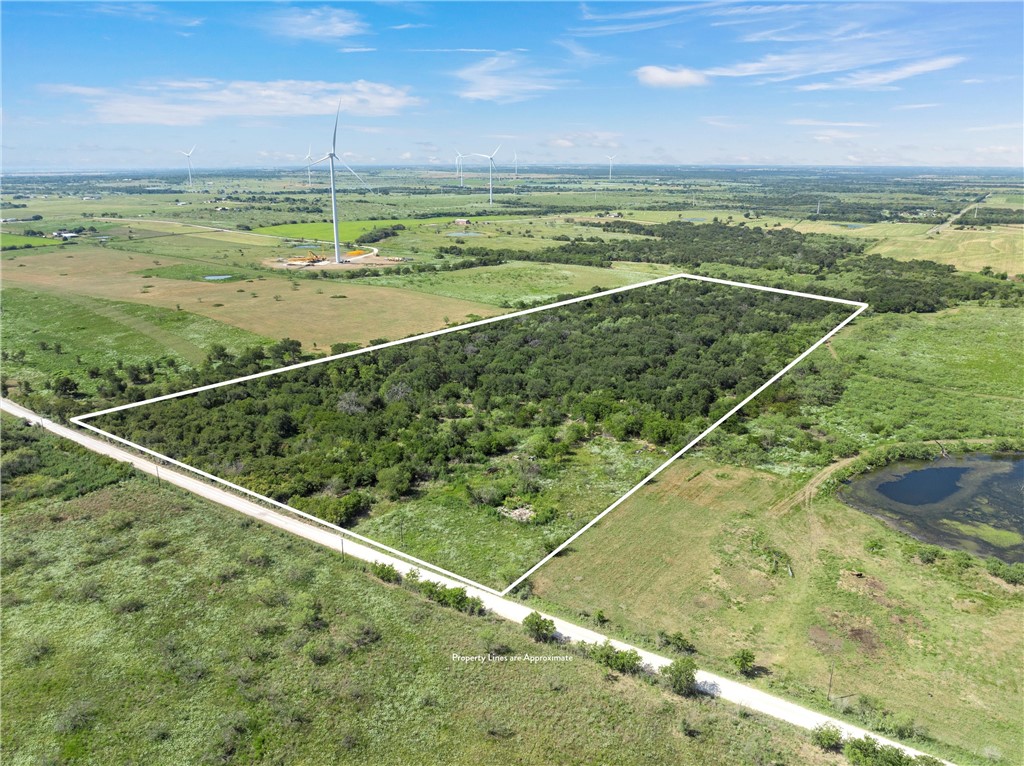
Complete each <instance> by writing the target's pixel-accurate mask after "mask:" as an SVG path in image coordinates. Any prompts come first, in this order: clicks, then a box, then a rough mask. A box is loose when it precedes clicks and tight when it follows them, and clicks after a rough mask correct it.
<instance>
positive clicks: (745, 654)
mask: <svg viewBox="0 0 1024 766" xmlns="http://www.w3.org/2000/svg"><path fill="white" fill-rule="evenodd" d="M729 662H731V663H732V664H733V665H735V666H736V670H738V671H739V672H740V673H742V674H743V675H745V676H749V675H751V674H752V673H753V672H754V653H753V652H752V651H750V650H749V649H740V650H739V651H738V652H736V654H734V655H733V656H732V657H730V658H729Z"/></svg>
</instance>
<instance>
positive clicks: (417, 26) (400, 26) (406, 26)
mask: <svg viewBox="0 0 1024 766" xmlns="http://www.w3.org/2000/svg"><path fill="white" fill-rule="evenodd" d="M429 26H430V24H396V25H395V26H393V27H389V29H426V28H427V27H429Z"/></svg>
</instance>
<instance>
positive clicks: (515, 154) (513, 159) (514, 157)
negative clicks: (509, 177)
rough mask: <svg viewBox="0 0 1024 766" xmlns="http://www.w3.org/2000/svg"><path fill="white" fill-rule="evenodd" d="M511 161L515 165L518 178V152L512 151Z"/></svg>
mask: <svg viewBox="0 0 1024 766" xmlns="http://www.w3.org/2000/svg"><path fill="white" fill-rule="evenodd" d="M512 163H513V164H514V165H515V168H516V170H515V174H516V178H517V179H518V178H519V154H518V152H512Z"/></svg>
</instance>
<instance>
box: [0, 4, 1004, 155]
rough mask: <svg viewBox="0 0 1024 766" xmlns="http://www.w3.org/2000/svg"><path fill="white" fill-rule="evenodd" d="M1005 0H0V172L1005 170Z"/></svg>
mask: <svg viewBox="0 0 1024 766" xmlns="http://www.w3.org/2000/svg"><path fill="white" fill-rule="evenodd" d="M1022 9H1024V5H1022V4H1021V3H1018V2H999V3H952V2H944V3H929V2H911V3H895V2H884V3H883V2H861V3H842V2H829V3H782V2H778V3H775V2H756V3H727V2H675V3H657V2H644V3H639V2H631V3H611V2H598V3H570V2H558V3H555V2H529V3H494V2H468V3H455V2H445V3H404V2H386V3H369V2H365V3H341V4H338V3H287V2H280V3H279V2H274V3H271V2H261V3H244V2H225V3H218V2H203V3H183V2H166V3H160V2H158V3H125V2H108V3H86V2H75V3H51V2H11V1H9V0H5V1H4V2H3V4H2V6H0V14H2V64H3V168H4V170H6V171H21V170H63V169H67V170H101V169H115V168H176V167H179V166H181V165H182V163H183V161H184V158H183V157H182V156H181V155H180V154H179V153H178V152H179V151H180V150H187V149H189V148H191V147H192V146H193V145H196V147H197V148H196V150H195V154H194V155H193V161H194V163H195V165H196V167H200V168H202V167H207V168H217V167H224V168H229V167H265V166H271V167H276V166H281V167H284V166H294V165H303V164H304V161H303V157H304V156H305V155H306V152H307V150H308V149H309V148H310V147H312V152H313V154H314V155H315V156H320V155H322V154H323V153H324V152H325V151H326V150H327V148H328V147H329V145H330V133H331V128H332V125H333V121H334V114H335V109H336V108H337V105H338V100H339V98H340V99H341V103H342V113H341V128H340V130H339V136H338V150H339V154H341V153H344V156H345V159H346V160H347V161H348V162H349V163H350V164H387V165H392V164H424V165H426V164H435V165H441V166H450V165H451V164H452V162H453V158H454V155H455V152H456V151H461V152H462V153H464V154H465V153H471V152H483V153H490V152H491V151H493V150H494V148H495V146H497V145H499V144H500V145H501V150H500V152H499V153H498V155H497V157H496V161H497V162H499V163H503V164H508V163H510V162H511V161H512V157H513V152H515V153H516V154H518V157H519V161H520V164H521V165H527V166H528V165H530V164H531V163H545V164H547V163H604V162H606V161H607V160H606V159H605V157H606V156H607V155H612V154H614V155H616V160H615V162H616V163H617V164H641V163H658V164H664V163H678V164H752V165H765V164H771V165H954V166H957V165H959V166H979V165H980V166H1011V167H1013V166H1018V167H1019V166H1021V165H1022V163H1024V160H1022V148H1021V145H1022V140H1021V136H1022V113H1024V105H1022V98H1024V96H1022V94H1024V86H1022V82H1021V80H1022V71H1024V62H1022V28H1024V13H1022ZM482 162H483V161H481V164H482ZM469 167H470V165H469V161H467V169H468V168H469Z"/></svg>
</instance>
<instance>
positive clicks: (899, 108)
mask: <svg viewBox="0 0 1024 766" xmlns="http://www.w3.org/2000/svg"><path fill="white" fill-rule="evenodd" d="M937 106H942V104H900V105H899V106H894V107H893V111H895V112H902V111H906V110H908V109H934V108H935V107H937Z"/></svg>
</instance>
